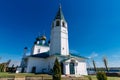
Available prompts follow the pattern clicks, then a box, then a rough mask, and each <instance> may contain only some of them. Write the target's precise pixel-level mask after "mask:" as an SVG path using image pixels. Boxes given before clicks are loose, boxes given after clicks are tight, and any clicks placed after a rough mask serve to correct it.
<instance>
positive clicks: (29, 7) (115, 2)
mask: <svg viewBox="0 0 120 80" xmlns="http://www.w3.org/2000/svg"><path fill="white" fill-rule="evenodd" d="M119 3H120V1H119V0H61V5H62V10H63V13H64V16H65V18H66V20H67V22H68V29H69V47H70V51H72V52H74V53H76V54H78V55H81V56H85V57H92V58H93V59H95V61H96V64H97V66H104V65H103V62H102V57H103V56H106V57H107V59H108V63H109V64H108V65H109V66H119V67H120V64H118V63H120V56H119V55H120V31H119V30H120V5H119ZM58 7H59V1H58V0H0V38H1V39H0V56H1V57H2V58H1V60H0V62H3V61H7V60H8V59H13V60H20V59H21V57H22V54H23V48H24V47H25V46H27V47H28V48H29V51H30V50H31V47H32V46H33V43H34V41H35V38H36V37H37V36H38V34H44V33H45V34H46V36H47V40H49V37H50V28H51V23H52V20H53V19H54V17H55V15H56V12H57V11H58ZM91 66H92V65H91Z"/></svg>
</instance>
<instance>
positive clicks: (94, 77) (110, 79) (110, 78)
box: [91, 76, 120, 80]
mask: <svg viewBox="0 0 120 80" xmlns="http://www.w3.org/2000/svg"><path fill="white" fill-rule="evenodd" d="M91 77H92V80H97V78H96V76H91ZM108 80H120V77H108Z"/></svg>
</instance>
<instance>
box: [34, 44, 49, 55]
mask: <svg viewBox="0 0 120 80" xmlns="http://www.w3.org/2000/svg"><path fill="white" fill-rule="evenodd" d="M49 49H50V48H49V47H47V46H40V45H35V46H34V48H33V53H32V54H38V53H43V52H48V51H49Z"/></svg>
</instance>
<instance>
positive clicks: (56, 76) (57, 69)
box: [53, 58, 61, 80]
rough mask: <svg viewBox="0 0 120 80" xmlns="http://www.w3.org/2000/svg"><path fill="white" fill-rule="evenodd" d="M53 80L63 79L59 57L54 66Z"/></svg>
mask: <svg viewBox="0 0 120 80" xmlns="http://www.w3.org/2000/svg"><path fill="white" fill-rule="evenodd" d="M53 80H61V66H60V63H59V61H58V59H57V58H56V60H55V62H54V66H53Z"/></svg>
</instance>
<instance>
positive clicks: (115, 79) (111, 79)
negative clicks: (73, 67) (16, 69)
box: [0, 72, 120, 80]
mask: <svg viewBox="0 0 120 80" xmlns="http://www.w3.org/2000/svg"><path fill="white" fill-rule="evenodd" d="M26 76H33V77H40V76H43V77H44V78H47V79H48V78H50V79H52V76H51V75H47V74H32V73H18V74H17V73H4V72H0V77H2V78H9V77H16V78H24V77H26ZM91 77H92V80H97V78H96V76H91ZM62 79H63V80H67V79H68V78H67V77H66V78H62ZM74 79H75V78H74ZM77 79H78V78H77ZM75 80H76V79H75ZM108 80H120V77H108Z"/></svg>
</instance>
